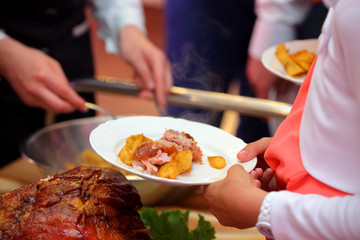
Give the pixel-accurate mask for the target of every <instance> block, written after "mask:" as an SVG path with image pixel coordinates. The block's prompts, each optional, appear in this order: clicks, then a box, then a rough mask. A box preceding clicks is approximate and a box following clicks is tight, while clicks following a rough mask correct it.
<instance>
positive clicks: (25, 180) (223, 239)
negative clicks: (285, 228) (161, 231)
mask: <svg viewBox="0 0 360 240" xmlns="http://www.w3.org/2000/svg"><path fill="white" fill-rule="evenodd" d="M45 177H47V176H45V175H44V174H43V173H42V172H41V171H40V170H39V169H38V168H37V167H36V166H35V165H34V164H31V163H29V162H27V161H26V160H24V159H18V160H16V161H14V162H13V163H11V164H9V165H7V166H5V167H3V168H1V169H0V194H4V193H6V192H9V191H12V190H13V189H15V188H18V187H20V186H22V185H26V184H30V183H35V182H38V181H39V180H40V179H42V178H45ZM157 208H158V209H159V210H162V209H179V210H184V211H185V210H186V209H189V210H190V216H189V228H190V229H193V228H194V227H195V226H196V225H197V222H198V214H201V215H203V216H204V217H205V219H206V220H207V221H209V222H210V223H211V224H212V226H213V227H214V228H215V232H216V239H217V240H235V239H248V240H264V239H265V238H264V237H263V236H262V235H261V234H260V233H259V232H258V231H257V230H256V228H250V229H245V230H239V229H236V228H230V227H224V226H222V225H220V224H219V222H218V221H217V219H216V218H215V217H214V216H213V215H212V214H211V213H210V212H209V210H208V207H207V205H206V201H205V199H204V198H203V196H202V190H201V189H200V188H199V189H198V190H196V191H194V192H193V193H192V194H191V195H190V196H189V197H187V198H186V199H184V200H183V201H181V204H176V206H175V205H169V206H157Z"/></svg>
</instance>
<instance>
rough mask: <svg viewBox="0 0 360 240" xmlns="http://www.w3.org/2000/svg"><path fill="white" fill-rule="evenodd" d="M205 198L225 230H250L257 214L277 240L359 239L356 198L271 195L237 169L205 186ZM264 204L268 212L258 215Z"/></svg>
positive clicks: (359, 199)
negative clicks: (230, 228)
mask: <svg viewBox="0 0 360 240" xmlns="http://www.w3.org/2000/svg"><path fill="white" fill-rule="evenodd" d="M204 197H205V199H206V200H207V202H208V204H209V207H210V211H211V213H212V214H213V215H214V216H215V217H216V218H217V219H218V220H219V222H220V223H221V224H222V225H224V226H231V227H236V228H240V229H243V228H249V227H253V226H255V224H257V223H259V220H261V218H262V216H261V215H260V213H261V214H262V215H265V218H266V216H268V219H269V221H268V222H267V223H268V224H269V225H270V228H269V230H270V231H271V232H272V235H273V236H274V237H275V239H279V240H281V239H357V238H358V237H359V236H360V228H359V226H358V223H359V221H360V196H359V195H356V196H346V197H332V198H328V197H324V196H320V195H314V194H307V195H306V194H304V195H302V194H298V193H291V192H288V191H280V192H271V195H270V194H268V193H267V192H266V191H263V190H261V189H260V188H258V187H257V186H256V183H255V182H254V179H253V178H252V177H251V176H250V175H249V174H248V173H247V172H246V171H245V170H244V169H243V167H241V166H240V165H234V166H232V167H231V168H230V169H229V171H228V173H227V176H226V177H225V178H224V179H223V180H220V181H217V182H215V183H212V184H210V185H208V186H204ZM269 197H270V198H271V199H270V200H269V199H268V198H269ZM265 200H269V202H268V203H266V202H267V201H265ZM263 204H266V205H268V204H270V208H266V207H263V209H264V211H261V210H260V209H261V207H262V206H263ZM265 209H268V210H265ZM269 210H270V211H269Z"/></svg>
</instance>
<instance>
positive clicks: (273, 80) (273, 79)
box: [246, 57, 292, 99]
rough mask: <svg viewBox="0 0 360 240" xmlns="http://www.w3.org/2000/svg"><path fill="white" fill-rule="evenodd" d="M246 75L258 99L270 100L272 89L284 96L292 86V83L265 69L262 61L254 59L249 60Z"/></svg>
mask: <svg viewBox="0 0 360 240" xmlns="http://www.w3.org/2000/svg"><path fill="white" fill-rule="evenodd" d="M246 75H247V77H248V79H249V82H250V84H251V85H252V86H253V88H254V90H255V95H256V97H258V98H264V99H268V98H269V92H270V89H272V88H274V89H276V92H277V93H278V94H282V93H286V92H287V91H288V89H289V88H290V87H291V86H292V83H291V82H290V81H286V80H284V79H281V78H279V77H277V76H275V75H274V74H272V73H271V72H270V71H269V70H267V69H266V68H265V67H264V65H263V64H262V62H261V61H260V60H258V59H255V58H253V57H249V58H248V61H247V64H246Z"/></svg>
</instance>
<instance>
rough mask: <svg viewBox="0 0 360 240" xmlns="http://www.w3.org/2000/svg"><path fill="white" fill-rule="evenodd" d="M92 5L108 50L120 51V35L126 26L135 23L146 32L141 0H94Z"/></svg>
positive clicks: (112, 51) (100, 33)
mask: <svg viewBox="0 0 360 240" xmlns="http://www.w3.org/2000/svg"><path fill="white" fill-rule="evenodd" d="M92 6H93V15H94V17H95V18H96V19H97V20H98V24H99V28H98V33H99V36H100V37H101V38H102V39H104V41H105V48H106V51H107V52H111V53H118V52H119V45H118V41H119V39H118V35H119V31H120V29H121V28H122V27H124V26H127V25H133V26H136V27H137V28H139V29H140V31H142V32H143V33H144V34H145V33H146V30H145V17H144V10H143V6H142V3H141V2H140V0H92Z"/></svg>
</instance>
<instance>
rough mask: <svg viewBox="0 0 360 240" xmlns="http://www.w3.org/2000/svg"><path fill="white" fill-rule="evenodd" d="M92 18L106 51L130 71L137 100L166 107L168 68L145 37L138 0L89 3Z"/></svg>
mask: <svg viewBox="0 0 360 240" xmlns="http://www.w3.org/2000/svg"><path fill="white" fill-rule="evenodd" d="M93 5H94V16H95V17H96V18H97V19H98V21H99V33H100V37H102V38H104V40H105V42H106V46H107V47H106V48H107V50H108V51H111V52H118V53H120V54H121V55H122V56H123V58H124V59H125V60H126V61H127V62H128V63H130V65H132V66H133V67H134V70H135V83H136V84H137V85H138V87H139V88H140V89H142V91H141V93H140V96H143V97H146V98H152V96H153V93H154V92H155V95H156V99H157V101H158V103H159V104H160V105H162V106H164V105H165V104H166V95H167V94H168V93H169V92H170V88H171V86H172V83H173V82H172V74H171V67H170V63H169V61H168V59H167V58H166V56H165V54H164V52H163V51H162V50H161V49H159V48H158V47H157V46H155V45H154V44H153V43H152V42H151V41H150V40H149V39H148V38H147V37H146V35H145V34H146V31H145V26H144V13H143V8H142V5H141V2H140V1H139V0H93Z"/></svg>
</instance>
